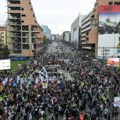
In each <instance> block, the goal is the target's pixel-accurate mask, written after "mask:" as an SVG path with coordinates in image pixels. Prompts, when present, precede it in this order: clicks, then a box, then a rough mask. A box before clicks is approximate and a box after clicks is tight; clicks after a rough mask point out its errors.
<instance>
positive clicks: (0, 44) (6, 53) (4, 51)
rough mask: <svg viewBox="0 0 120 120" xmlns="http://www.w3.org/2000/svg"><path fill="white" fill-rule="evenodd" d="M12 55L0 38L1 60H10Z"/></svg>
mask: <svg viewBox="0 0 120 120" xmlns="http://www.w3.org/2000/svg"><path fill="white" fill-rule="evenodd" d="M9 55H10V51H9V49H8V46H7V45H4V44H3V40H2V39H1V38H0V58H1V59H4V58H8V57H9Z"/></svg>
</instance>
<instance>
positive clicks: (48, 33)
mask: <svg viewBox="0 0 120 120" xmlns="http://www.w3.org/2000/svg"><path fill="white" fill-rule="evenodd" d="M41 27H42V29H43V34H44V36H45V37H46V38H47V39H49V40H51V30H50V28H49V27H48V26H47V25H42V26H41Z"/></svg>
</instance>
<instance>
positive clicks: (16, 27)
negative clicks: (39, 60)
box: [7, 0, 43, 56]
mask: <svg viewBox="0 0 120 120" xmlns="http://www.w3.org/2000/svg"><path fill="white" fill-rule="evenodd" d="M7 7H8V24H7V44H8V48H9V49H10V51H11V53H12V54H13V55H21V56H34V54H35V53H36V49H38V47H39V45H40V44H41V43H42V42H43V32H42V28H41V27H40V25H39V24H38V22H37V21H36V17H35V14H34V11H33V7H32V4H31V0H7Z"/></svg>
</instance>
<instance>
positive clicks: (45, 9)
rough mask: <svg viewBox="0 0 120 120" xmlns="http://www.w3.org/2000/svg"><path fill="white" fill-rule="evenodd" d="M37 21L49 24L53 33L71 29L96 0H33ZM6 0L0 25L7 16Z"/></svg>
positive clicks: (2, 1)
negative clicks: (74, 22) (75, 21)
mask: <svg viewBox="0 0 120 120" xmlns="http://www.w3.org/2000/svg"><path fill="white" fill-rule="evenodd" d="M31 1H32V4H33V8H34V11H35V15H36V18H37V21H38V23H39V24H40V25H48V27H49V28H50V29H51V30H52V33H55V34H57V33H59V34H61V33H62V32H63V31H66V30H70V28H71V24H72V22H73V21H74V20H75V18H77V16H78V15H79V13H80V14H84V15H85V14H88V13H89V12H90V11H91V10H92V8H93V6H94V2H95V0H31ZM6 5H7V3H6V0H0V25H2V24H4V23H5V20H6V18H7V14H6V11H7V7H6Z"/></svg>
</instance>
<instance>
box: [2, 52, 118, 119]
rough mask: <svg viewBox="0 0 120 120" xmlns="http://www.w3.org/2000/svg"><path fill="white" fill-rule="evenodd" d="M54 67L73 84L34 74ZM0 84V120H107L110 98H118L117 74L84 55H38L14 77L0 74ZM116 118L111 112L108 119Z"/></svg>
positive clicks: (63, 79)
mask: <svg viewBox="0 0 120 120" xmlns="http://www.w3.org/2000/svg"><path fill="white" fill-rule="evenodd" d="M60 59H62V60H60ZM64 59H68V61H67V62H65V61H64ZM55 64H58V65H60V66H61V68H62V69H63V70H64V71H69V73H70V74H71V76H72V78H73V80H69V79H67V78H66V79H67V80H65V78H64V77H63V78H62V79H60V75H58V76H56V80H53V81H51V80H49V76H48V78H46V76H41V74H40V73H39V72H36V70H38V71H40V70H42V68H43V67H44V66H45V65H55ZM51 77H52V75H51ZM41 79H44V80H46V79H47V85H46V87H43V84H42V82H43V83H45V82H46V81H44V80H43V81H42V82H41ZM0 80H1V81H0V86H1V87H0V120H3V119H4V120H102V119H103V120H110V106H111V104H112V103H111V102H113V99H112V98H113V97H114V96H118V95H119V94H120V86H119V84H120V75H119V74H118V70H117V69H116V68H113V67H110V66H107V65H106V64H105V63H104V62H102V61H94V60H93V57H91V54H88V53H85V52H83V53H82V52H80V53H75V54H71V52H69V53H65V52H63V53H57V52H56V53H54V54H48V53H46V54H40V55H38V56H36V57H34V58H32V59H31V60H30V61H29V62H28V63H27V64H26V65H24V66H23V67H21V68H20V69H19V70H18V71H16V72H15V73H13V72H10V71H4V72H1V73H0ZM118 115H119V112H118V108H114V109H113V111H112V117H113V118H116V120H117V118H118ZM118 120H119V119H118Z"/></svg>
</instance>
